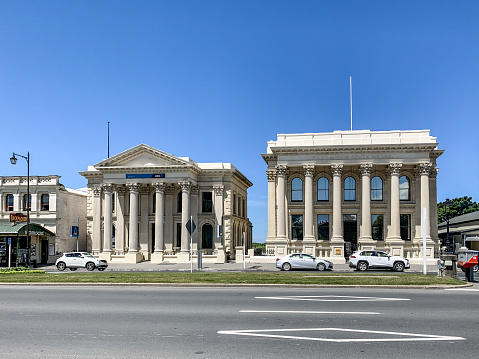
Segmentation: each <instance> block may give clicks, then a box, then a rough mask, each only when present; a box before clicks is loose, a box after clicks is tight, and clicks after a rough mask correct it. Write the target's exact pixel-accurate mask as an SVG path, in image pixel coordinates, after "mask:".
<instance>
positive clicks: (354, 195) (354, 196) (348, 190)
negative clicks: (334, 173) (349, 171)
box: [343, 176, 356, 202]
mask: <svg viewBox="0 0 479 359" xmlns="http://www.w3.org/2000/svg"><path fill="white" fill-rule="evenodd" d="M348 179H351V180H352V181H353V183H354V188H347V187H346V182H347V181H348ZM348 182H350V181H348ZM348 185H349V184H348ZM346 193H348V194H350V193H352V194H353V196H352V197H353V199H347V198H346V197H347V196H346ZM343 195H344V201H348V202H354V201H356V179H355V178H354V177H353V176H348V177H346V178H345V179H344V194H343Z"/></svg>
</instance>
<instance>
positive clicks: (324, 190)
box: [316, 176, 329, 202]
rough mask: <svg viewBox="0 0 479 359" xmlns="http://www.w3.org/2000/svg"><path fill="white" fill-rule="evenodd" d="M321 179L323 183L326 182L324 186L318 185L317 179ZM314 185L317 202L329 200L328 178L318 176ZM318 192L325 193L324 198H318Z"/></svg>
mask: <svg viewBox="0 0 479 359" xmlns="http://www.w3.org/2000/svg"><path fill="white" fill-rule="evenodd" d="M322 179H324V181H323V182H324V183H325V184H326V188H320V187H319V181H321V180H322ZM316 186H317V188H316V189H317V196H316V199H317V201H318V202H328V201H329V179H328V178H326V177H324V176H323V177H320V178H318V180H317V182H316ZM320 193H324V194H325V197H326V199H320V198H319V194H320Z"/></svg>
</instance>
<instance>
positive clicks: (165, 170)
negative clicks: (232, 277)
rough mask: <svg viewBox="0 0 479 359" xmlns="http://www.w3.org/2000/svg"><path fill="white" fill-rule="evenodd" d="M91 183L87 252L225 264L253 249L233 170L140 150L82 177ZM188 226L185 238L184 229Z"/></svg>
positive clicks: (240, 183) (243, 182) (122, 258)
mask: <svg viewBox="0 0 479 359" xmlns="http://www.w3.org/2000/svg"><path fill="white" fill-rule="evenodd" d="M80 174H81V175H82V176H84V177H85V178H86V179H87V180H88V201H87V240H88V250H89V251H91V252H92V253H93V254H94V255H98V256H99V257H102V258H105V259H107V260H108V261H118V262H126V263H138V262H141V261H145V260H151V261H152V262H154V263H162V262H174V263H186V262H189V260H190V240H191V241H192V243H193V247H192V249H193V251H194V253H195V256H196V253H197V251H201V252H202V259H203V261H206V262H216V263H224V262H226V261H227V260H228V258H231V259H234V258H235V256H236V255H237V254H238V253H243V252H242V251H243V250H244V248H243V237H244V239H245V246H246V250H247V249H249V248H251V242H252V225H251V222H250V221H249V219H248V215H247V198H248V194H247V190H248V188H249V187H251V186H252V183H251V182H250V181H249V180H248V179H247V178H246V177H245V176H244V175H243V174H242V173H241V172H240V171H239V170H238V169H236V168H235V167H234V166H233V165H232V164H231V163H196V162H195V161H193V160H192V159H190V158H188V157H176V156H173V155H171V154H168V153H166V152H163V151H160V150H157V149H155V148H153V147H150V146H147V145H144V144H140V145H138V146H136V147H133V148H131V149H129V150H126V151H124V152H122V153H120V154H118V155H116V156H113V157H110V158H108V159H106V160H104V161H102V162H99V163H97V164H96V165H93V166H89V167H88V170H87V171H85V172H80ZM190 218H192V219H193V222H194V223H195V224H196V230H195V231H193V234H192V238H190V235H189V232H188V229H187V228H186V224H187V223H188V221H189V220H190Z"/></svg>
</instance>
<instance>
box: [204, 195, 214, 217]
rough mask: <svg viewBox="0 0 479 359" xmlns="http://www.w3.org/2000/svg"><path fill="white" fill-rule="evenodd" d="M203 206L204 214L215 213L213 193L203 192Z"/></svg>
mask: <svg viewBox="0 0 479 359" xmlns="http://www.w3.org/2000/svg"><path fill="white" fill-rule="evenodd" d="M201 195H202V206H201V208H202V209H201V210H202V212H203V213H205V212H207V213H211V212H213V193H212V192H203V193H202V194H201Z"/></svg>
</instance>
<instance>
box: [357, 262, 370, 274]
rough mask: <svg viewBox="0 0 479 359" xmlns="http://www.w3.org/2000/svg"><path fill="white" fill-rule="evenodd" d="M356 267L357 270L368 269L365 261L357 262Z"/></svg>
mask: <svg viewBox="0 0 479 359" xmlns="http://www.w3.org/2000/svg"><path fill="white" fill-rule="evenodd" d="M356 268H357V269H358V270H359V271H361V272H364V271H365V270H367V269H368V264H367V263H366V262H359V263H358V265H357V266H356Z"/></svg>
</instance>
